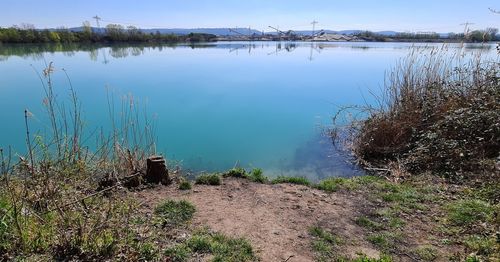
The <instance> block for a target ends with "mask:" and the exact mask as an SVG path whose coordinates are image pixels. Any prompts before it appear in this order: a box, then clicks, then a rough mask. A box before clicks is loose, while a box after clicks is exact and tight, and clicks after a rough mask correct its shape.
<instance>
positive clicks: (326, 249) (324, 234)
mask: <svg viewBox="0 0 500 262" xmlns="http://www.w3.org/2000/svg"><path fill="white" fill-rule="evenodd" d="M309 234H311V236H313V238H314V240H313V242H312V248H313V249H314V251H315V252H316V253H317V259H318V261H331V260H333V259H337V258H338V257H337V256H336V254H335V252H334V250H335V248H336V247H337V246H338V245H339V244H341V243H342V240H341V239H340V238H339V237H337V236H335V235H333V234H332V233H330V232H328V231H326V230H324V229H323V228H321V227H318V226H315V227H311V228H310V229H309Z"/></svg>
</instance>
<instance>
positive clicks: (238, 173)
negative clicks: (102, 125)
mask: <svg viewBox="0 0 500 262" xmlns="http://www.w3.org/2000/svg"><path fill="white" fill-rule="evenodd" d="M223 176H224V177H237V178H246V177H247V172H246V171H245V169H243V168H241V167H235V168H233V169H230V170H229V171H227V172H226V173H224V175H223Z"/></svg>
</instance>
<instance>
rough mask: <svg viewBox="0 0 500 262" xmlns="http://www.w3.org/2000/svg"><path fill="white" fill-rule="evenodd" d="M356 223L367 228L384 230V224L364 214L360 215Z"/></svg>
mask: <svg viewBox="0 0 500 262" xmlns="http://www.w3.org/2000/svg"><path fill="white" fill-rule="evenodd" d="M356 224H358V225H360V226H362V227H364V228H366V229H369V230H371V231H378V230H382V229H383V228H384V226H383V225H382V224H380V223H378V222H376V221H373V220H371V219H369V218H367V217H365V216H362V217H358V218H357V219H356Z"/></svg>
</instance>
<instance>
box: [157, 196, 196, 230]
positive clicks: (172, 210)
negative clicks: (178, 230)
mask: <svg viewBox="0 0 500 262" xmlns="http://www.w3.org/2000/svg"><path fill="white" fill-rule="evenodd" d="M195 211H196V208H195V207H194V205H193V204H191V203H190V202H188V201H186V200H181V201H174V200H167V201H165V202H163V203H162V204H160V205H158V206H157V207H156V208H155V214H156V215H157V216H158V218H159V220H160V222H161V224H162V225H163V226H169V227H172V226H178V225H181V224H183V223H186V222H188V221H189V220H191V218H193V215H194V212H195Z"/></svg>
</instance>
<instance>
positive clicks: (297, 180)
mask: <svg viewBox="0 0 500 262" xmlns="http://www.w3.org/2000/svg"><path fill="white" fill-rule="evenodd" d="M271 182H272V183H273V184H296V185H304V186H310V185H311V182H310V181H309V180H308V179H307V178H305V177H288V176H279V177H277V178H275V179H273V180H272V181H271Z"/></svg>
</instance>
